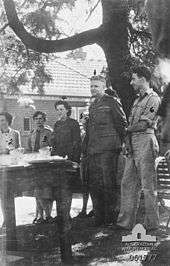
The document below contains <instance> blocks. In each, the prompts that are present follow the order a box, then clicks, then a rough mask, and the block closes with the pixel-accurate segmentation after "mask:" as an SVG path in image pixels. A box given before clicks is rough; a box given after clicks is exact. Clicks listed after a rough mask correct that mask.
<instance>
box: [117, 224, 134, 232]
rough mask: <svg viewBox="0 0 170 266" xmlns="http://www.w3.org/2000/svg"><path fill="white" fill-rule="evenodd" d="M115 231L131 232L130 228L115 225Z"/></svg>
mask: <svg viewBox="0 0 170 266" xmlns="http://www.w3.org/2000/svg"><path fill="white" fill-rule="evenodd" d="M115 230H119V231H130V230H131V229H130V228H127V227H123V226H121V225H118V224H115Z"/></svg>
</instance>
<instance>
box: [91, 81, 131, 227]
mask: <svg viewBox="0 0 170 266" xmlns="http://www.w3.org/2000/svg"><path fill="white" fill-rule="evenodd" d="M105 88H106V81H105V78H104V77H103V76H93V77H92V78H91V94H92V98H93V101H92V103H91V105H90V108H89V122H88V127H87V136H86V138H87V156H88V167H89V187H90V195H91V198H92V202H93V209H94V219H93V222H94V225H95V226H97V225H101V224H109V223H112V222H113V221H114V220H115V219H116V205H117V184H116V175H117V163H118V157H119V153H120V149H121V146H122V142H123V140H124V137H125V132H126V131H125V130H126V126H127V121H126V116H125V113H124V112H123V109H122V105H121V103H120V102H119V101H118V100H117V99H114V97H112V96H109V95H107V94H105V93H104V90H105Z"/></svg>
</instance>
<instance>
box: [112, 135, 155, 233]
mask: <svg viewBox="0 0 170 266" xmlns="http://www.w3.org/2000/svg"><path fill="white" fill-rule="evenodd" d="M132 149H133V151H132V155H131V156H130V155H129V156H128V157H127V158H126V163H125V170H124V175H123V179H122V184H121V207H120V213H119V216H118V221H117V223H118V225H120V226H122V227H125V228H127V229H132V228H133V227H134V225H135V223H136V214H137V210H138V207H139V203H140V196H141V190H143V193H144V201H145V219H144V226H145V227H146V229H155V228H158V226H159V214H158V205H157V190H156V186H157V174H156V165H155V159H156V157H157V154H158V149H159V148H158V143H157V140H156V137H155V135H154V134H144V133H143V134H142V133H141V134H136V135H134V136H133V137H132Z"/></svg>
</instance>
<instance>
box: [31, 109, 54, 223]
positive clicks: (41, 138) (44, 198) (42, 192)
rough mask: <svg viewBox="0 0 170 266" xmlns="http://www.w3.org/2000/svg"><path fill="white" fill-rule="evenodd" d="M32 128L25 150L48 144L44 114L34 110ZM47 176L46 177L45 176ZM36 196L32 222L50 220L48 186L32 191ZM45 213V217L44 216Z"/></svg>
mask: <svg viewBox="0 0 170 266" xmlns="http://www.w3.org/2000/svg"><path fill="white" fill-rule="evenodd" d="M33 120H34V123H35V128H34V130H33V131H32V132H31V133H30V135H29V137H28V142H27V152H38V151H39V150H40V149H42V148H44V147H49V146H50V144H51V143H50V139H51V134H52V129H51V128H50V127H49V126H46V125H44V124H45V122H46V114H45V113H43V112H41V111H36V112H35V113H34V115H33ZM47 178H48V177H47ZM34 196H35V197H36V209H37V210H36V218H35V219H34V221H33V223H44V222H52V220H53V219H52V217H51V210H52V205H53V200H52V191H51V188H50V187H44V188H41V187H37V188H36V189H35V191H34ZM44 213H45V218H44Z"/></svg>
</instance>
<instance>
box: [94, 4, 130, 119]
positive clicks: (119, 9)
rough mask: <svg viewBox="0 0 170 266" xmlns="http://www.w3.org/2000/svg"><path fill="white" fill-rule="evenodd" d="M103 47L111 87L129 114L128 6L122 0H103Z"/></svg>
mask: <svg viewBox="0 0 170 266" xmlns="http://www.w3.org/2000/svg"><path fill="white" fill-rule="evenodd" d="M102 5H103V25H105V26H104V28H105V35H104V39H103V40H102V42H101V43H99V45H100V46H101V47H102V48H103V50H104V53H105V56H106V60H107V63H108V67H109V72H110V79H111V84H112V87H113V88H114V89H115V90H116V91H117V92H118V94H119V96H120V98H121V100H122V104H123V108H124V110H125V112H126V114H127V115H129V111H130V107H131V105H132V102H133V100H134V97H133V90H132V88H131V86H130V82H129V80H128V78H127V76H126V75H125V72H127V71H128V70H129V69H128V68H129V58H130V51H129V46H128V6H127V4H126V1H124V0H103V1H102Z"/></svg>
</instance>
